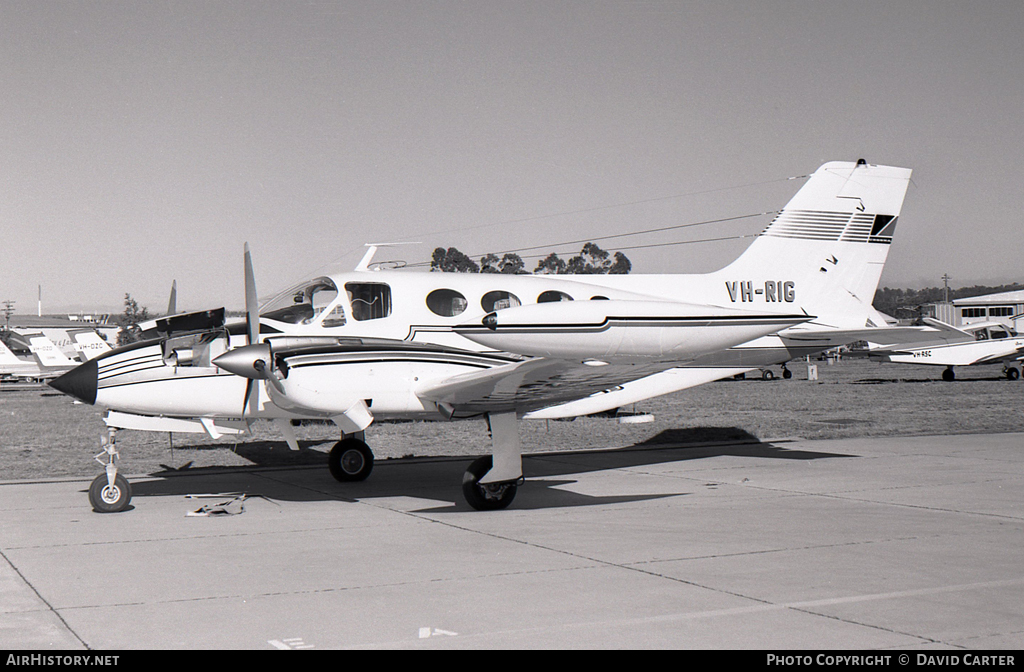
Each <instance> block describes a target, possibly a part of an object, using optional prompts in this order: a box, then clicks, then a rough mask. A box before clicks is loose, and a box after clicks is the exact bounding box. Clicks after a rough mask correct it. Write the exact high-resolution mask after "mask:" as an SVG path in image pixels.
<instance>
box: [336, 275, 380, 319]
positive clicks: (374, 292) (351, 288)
mask: <svg viewBox="0 0 1024 672" xmlns="http://www.w3.org/2000/svg"><path fill="white" fill-rule="evenodd" d="M345 290H346V291H347V292H348V299H349V305H350V306H351V308H352V319H353V320H357V321H359V322H363V321H366V320H379V319H381V318H384V317H387V316H388V315H390V314H391V287H390V286H388V285H385V284H384V283H379V282H349V283H346V284H345Z"/></svg>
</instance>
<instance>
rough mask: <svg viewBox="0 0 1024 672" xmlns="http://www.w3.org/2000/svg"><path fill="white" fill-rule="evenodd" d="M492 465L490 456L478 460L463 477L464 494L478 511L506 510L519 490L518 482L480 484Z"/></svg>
mask: <svg viewBox="0 0 1024 672" xmlns="http://www.w3.org/2000/svg"><path fill="white" fill-rule="evenodd" d="M492 464H493V461H492V458H491V456H490V455H487V456H485V457H481V458H478V459H476V460H474V461H473V463H472V464H470V465H469V468H468V469H466V473H465V474H464V475H463V477H462V494H463V496H464V497H465V498H466V501H467V502H468V503H469V505H470V506H472V507H473V508H474V509H476V510H477V511H497V510H499V509H504V508H505V507H507V506H508V505H509V504H511V503H512V500H513V499H515V497H516V491H517V490H518V489H519V485H518V483H519V482H518V481H507V482H503V483H480V479H481V478H483V477H484V474H486V473H487V472H488V471H490V470H491V465H492Z"/></svg>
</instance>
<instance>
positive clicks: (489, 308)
mask: <svg viewBox="0 0 1024 672" xmlns="http://www.w3.org/2000/svg"><path fill="white" fill-rule="evenodd" d="M521 305H523V303H522V301H520V300H519V297H518V296H516V295H515V294H513V293H511V292H506V291H503V290H500V289H498V290H495V291H493V292H487V293H486V294H484V296H483V298H482V299H480V307H481V308H483V309H484V312H485V313H493V312H494V311H496V310H501V309H502V308H515V307H516V306H521Z"/></svg>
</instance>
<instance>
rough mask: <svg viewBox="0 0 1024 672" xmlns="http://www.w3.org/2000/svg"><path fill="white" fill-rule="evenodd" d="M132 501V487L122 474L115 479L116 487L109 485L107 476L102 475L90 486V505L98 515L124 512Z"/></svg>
mask: <svg viewBox="0 0 1024 672" xmlns="http://www.w3.org/2000/svg"><path fill="white" fill-rule="evenodd" d="M131 501H132V486H131V484H129V483H128V479H127V478H125V477H124V476H122V475H121V474H118V475H117V476H115V477H114V485H107V475H106V474H100V475H99V476H97V477H96V478H95V480H93V482H92V485H90V486H89V503H90V504H92V510H93V511H95V512H96V513H117V512H119V511H124V510H125V509H127V508H128V503H129V502H131Z"/></svg>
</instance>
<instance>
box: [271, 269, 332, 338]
mask: <svg viewBox="0 0 1024 672" xmlns="http://www.w3.org/2000/svg"><path fill="white" fill-rule="evenodd" d="M336 298H338V288H337V287H336V286H335V284H334V282H333V281H332V280H331V279H330V278H328V277H321V278H316V279H315V280H307V281H306V282H303V283H301V284H299V285H296V286H295V287H292V288H291V289H288V290H285V291H284V292H282V293H280V294H278V295H277V296H275V297H274V298H273V299H271V300H270V301H269V302H268V303H267V304H266V305H265V306H264V307H263V310H261V311H260V317H265V318H267V319H269V320H276V321H278V322H287V323H289V324H309V323H310V322H312V321H313V320H315V319H316V318H317V317H318V316H319V315H320V313H322V312H323V311H324V309H325V308H327V307H328V306H329V305H331V303H333V302H334V300H335V299H336ZM343 323H344V321H343V320H342V324H343ZM333 326H337V325H333Z"/></svg>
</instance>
